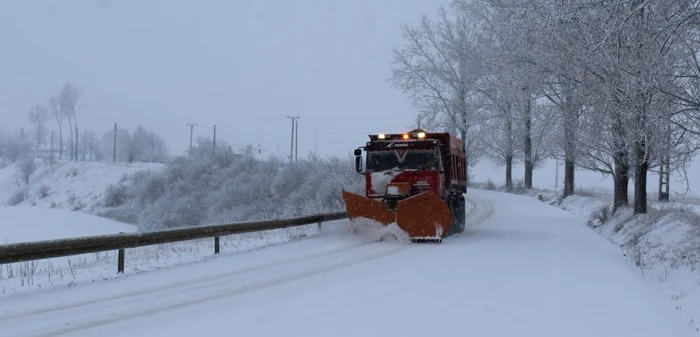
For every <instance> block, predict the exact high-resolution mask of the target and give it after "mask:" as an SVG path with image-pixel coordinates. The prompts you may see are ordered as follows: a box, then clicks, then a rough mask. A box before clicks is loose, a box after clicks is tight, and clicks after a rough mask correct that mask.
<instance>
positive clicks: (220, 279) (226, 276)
mask: <svg viewBox="0 0 700 337" xmlns="http://www.w3.org/2000/svg"><path fill="white" fill-rule="evenodd" d="M368 244H369V242H363V243H360V244H356V245H351V246H347V247H342V248H337V249H332V250H327V251H322V252H319V253H314V254H309V255H304V256H301V257H293V258H287V259H282V260H276V261H274V262H269V263H265V264H262V265H256V266H251V267H247V268H242V269H236V270H234V271H229V272H225V273H221V274H218V275H207V276H202V277H198V278H194V279H188V280H185V281H181V282H175V283H169V284H159V285H156V286H154V287H149V288H146V289H142V290H139V291H133V292H125V293H118V294H114V295H110V296H105V297H100V298H96V299H91V300H87V301H77V302H72V303H67V304H62V305H58V306H54V307H50V308H43V309H39V310H27V311H22V312H12V311H7V312H6V313H9V315H2V316H0V323H3V322H4V321H6V320H10V319H17V318H21V317H25V316H31V315H37V314H43V313H50V312H54V311H59V310H66V309H73V308H79V307H84V306H89V305H93V304H100V303H108V302H111V301H121V300H124V299H128V298H133V297H138V296H140V295H144V294H158V293H165V295H166V296H167V294H168V292H169V291H172V290H176V289H177V288H186V287H188V286H190V285H196V284H204V283H210V282H212V281H217V282H215V283H214V285H216V284H221V283H225V282H228V281H229V280H230V279H231V278H237V277H240V276H242V275H245V274H247V273H250V272H255V271H258V270H264V269H268V268H274V267H276V266H280V265H285V264H289V263H295V262H299V261H306V260H310V259H315V258H319V257H325V256H329V255H335V254H342V253H345V252H348V251H352V250H356V249H359V248H362V247H364V246H366V245H368ZM232 256H233V255H232ZM209 261H211V260H209ZM176 268H177V267H176Z"/></svg>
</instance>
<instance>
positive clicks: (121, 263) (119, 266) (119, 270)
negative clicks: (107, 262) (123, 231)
mask: <svg viewBox="0 0 700 337" xmlns="http://www.w3.org/2000/svg"><path fill="white" fill-rule="evenodd" d="M119 273H122V274H124V249H120V250H119V257H118V258H117V274H119Z"/></svg>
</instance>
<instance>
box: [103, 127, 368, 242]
mask: <svg viewBox="0 0 700 337" xmlns="http://www.w3.org/2000/svg"><path fill="white" fill-rule="evenodd" d="M210 146H211V144H209V143H208V142H207V141H206V140H202V141H200V142H199V143H198V145H197V146H196V147H195V148H193V150H192V151H191V152H190V154H188V155H187V156H183V157H178V158H176V159H174V160H173V161H172V162H170V163H169V164H168V165H167V167H166V169H165V170H164V171H161V172H150V171H142V172H139V173H137V174H135V175H132V176H130V177H129V178H128V179H127V180H126V181H123V182H120V183H119V184H117V185H113V186H110V188H109V189H108V190H107V193H106V195H105V199H104V206H105V207H106V208H107V209H106V210H105V211H104V212H103V213H102V215H104V216H108V217H110V218H114V219H118V220H120V221H128V222H129V223H134V224H137V225H139V228H140V229H141V230H153V229H161V228H173V227H182V226H197V225H201V224H211V223H227V222H234V221H248V220H262V219H274V218H287V217H295V216H302V215H309V214H315V213H321V212H331V211H342V210H344V203H343V199H342V193H341V192H342V190H343V189H346V190H349V191H352V192H355V193H362V186H363V179H362V176H361V175H359V174H357V173H356V172H355V171H354V161H353V160H352V159H353V158H351V157H348V158H344V159H343V158H337V157H330V158H319V157H314V156H312V157H310V158H308V159H306V160H300V161H299V162H296V163H282V162H280V161H279V160H277V159H275V158H270V159H268V160H259V159H256V158H255V157H254V156H253V155H252V153H251V152H247V153H245V154H234V153H233V152H232V151H231V150H230V149H229V150H221V151H218V152H217V153H216V155H214V154H213V153H212V151H211V147H210ZM219 146H221V147H219ZM218 148H222V149H226V148H227V147H226V144H221V145H220V144H219V143H217V149H218Z"/></svg>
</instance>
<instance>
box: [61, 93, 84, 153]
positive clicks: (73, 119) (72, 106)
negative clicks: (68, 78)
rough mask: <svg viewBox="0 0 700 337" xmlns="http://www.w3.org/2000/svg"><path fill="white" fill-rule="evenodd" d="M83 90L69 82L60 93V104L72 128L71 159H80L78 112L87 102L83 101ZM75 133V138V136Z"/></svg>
mask: <svg viewBox="0 0 700 337" xmlns="http://www.w3.org/2000/svg"><path fill="white" fill-rule="evenodd" d="M82 97H83V93H82V90H80V89H78V88H77V87H75V86H74V85H72V84H71V83H70V82H67V83H65V84H64V85H63V87H62V88H61V93H60V94H59V98H58V99H59V104H60V107H61V111H62V112H63V114H64V115H65V116H66V117H68V123H69V124H70V129H71V160H78V120H77V114H78V112H80V111H81V110H82V109H84V108H85V103H84V102H83V101H82ZM73 135H75V138H73Z"/></svg>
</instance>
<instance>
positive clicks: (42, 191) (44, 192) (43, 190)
mask: <svg viewBox="0 0 700 337" xmlns="http://www.w3.org/2000/svg"><path fill="white" fill-rule="evenodd" d="M37 194H38V195H39V198H40V199H44V198H46V197H47V196H49V187H48V186H46V185H41V186H39V189H38V190H37Z"/></svg>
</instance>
